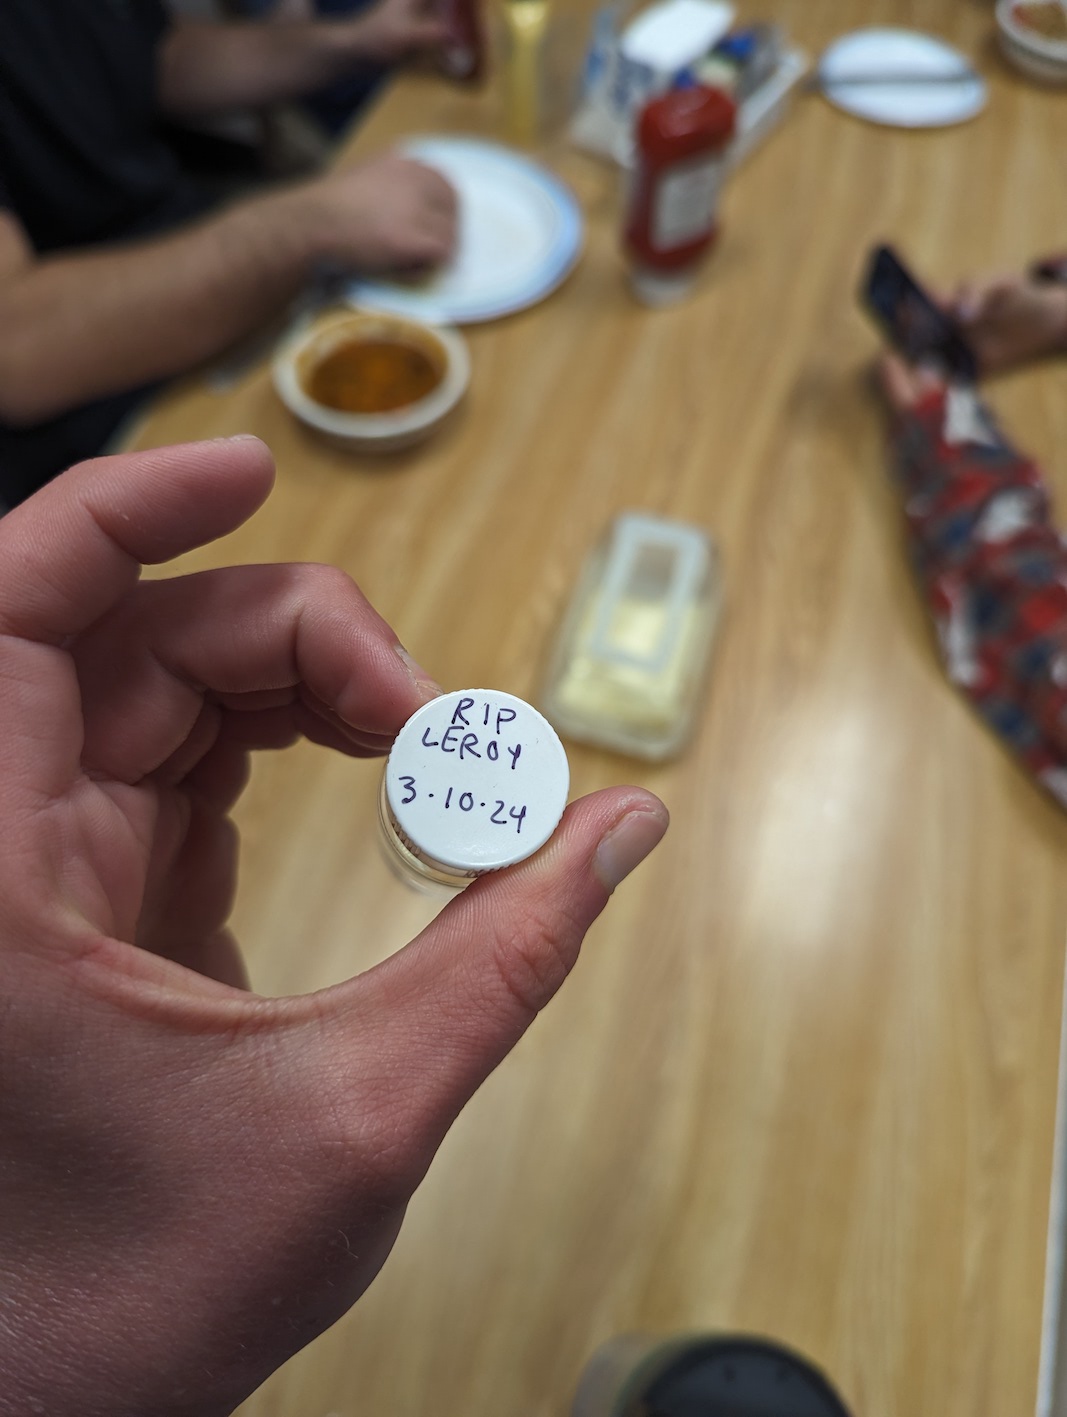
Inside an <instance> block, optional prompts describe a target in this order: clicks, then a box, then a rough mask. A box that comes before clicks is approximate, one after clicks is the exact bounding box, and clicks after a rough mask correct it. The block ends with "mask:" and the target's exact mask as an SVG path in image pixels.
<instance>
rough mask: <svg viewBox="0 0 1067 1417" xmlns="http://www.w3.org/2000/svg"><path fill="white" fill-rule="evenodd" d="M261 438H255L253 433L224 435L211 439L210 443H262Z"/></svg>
mask: <svg viewBox="0 0 1067 1417" xmlns="http://www.w3.org/2000/svg"><path fill="white" fill-rule="evenodd" d="M262 441H263V439H262V438H257V437H256V435H255V434H254V433H226V434H225V435H224V436H223V437H221V438H211V439H209V442H212V443H262Z"/></svg>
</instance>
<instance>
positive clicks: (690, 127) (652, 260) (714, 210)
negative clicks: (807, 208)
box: [624, 84, 737, 305]
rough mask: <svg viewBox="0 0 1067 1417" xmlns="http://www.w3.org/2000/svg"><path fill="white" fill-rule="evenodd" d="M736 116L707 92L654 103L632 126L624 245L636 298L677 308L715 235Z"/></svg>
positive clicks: (716, 93) (725, 98)
mask: <svg viewBox="0 0 1067 1417" xmlns="http://www.w3.org/2000/svg"><path fill="white" fill-rule="evenodd" d="M736 117H737V109H736V106H735V104H734V101H733V99H732V98H731V97H730V96H729V94H727V93H724V92H723V91H722V90H721V89H714V88H708V87H707V86H706V85H704V84H690V85H689V86H687V87H685V88H677V89H672V90H671V91H670V92H669V93H665V94H662V95H661V96H660V97H659V98H654V99H652V100H651V101H650V102H649V103H647V104H646V105H645V107H644V108H643V109H642V111H641V115H640V117H639V118H638V121H637V134H636V153H635V162H634V173H633V185H632V188H631V192H630V202H629V209H628V212H627V218H626V228H625V234H624V244H625V247H626V250H627V253H628V255H629V256H630V259H631V262H632V268H631V277H630V278H631V282H632V284H633V289H634V294H635V295H637V296H638V298H639V299H641V300H644V301H645V302H646V303H648V304H650V305H667V304H670V302H671V301H673V300H680V299H681V298H682V296H684V295H685V294H686V292H687V291H688V290H689V288H690V287H691V286H692V284H693V283H694V281H695V280H696V278H697V275H698V274H699V271H700V266H701V262H702V261H703V259H704V257H705V256H706V255H707V253H708V251H709V250H710V249H711V246H712V243H713V242H714V240H715V238H716V236H717V235H718V230H719V227H718V204H719V186H720V183H721V181H722V173H723V167H724V165H725V158H726V148H727V145H728V144H729V141H730V139H731V138H732V137H733V132H734V125H735V122H736Z"/></svg>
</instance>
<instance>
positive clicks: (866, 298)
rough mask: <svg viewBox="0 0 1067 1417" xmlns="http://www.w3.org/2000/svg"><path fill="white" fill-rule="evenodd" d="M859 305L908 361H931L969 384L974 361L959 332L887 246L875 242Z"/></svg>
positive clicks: (974, 371) (975, 372) (974, 373)
mask: <svg viewBox="0 0 1067 1417" xmlns="http://www.w3.org/2000/svg"><path fill="white" fill-rule="evenodd" d="M861 298H862V300H863V303H864V305H865V306H866V307H867V309H868V310H869V311H870V313H871V314H872V315H873V316H874V318H875V320H876V321H877V323H878V324H879V325H880V326H881V328H882V330H883V331H884V332H885V334H886V335H887V336H888V338H889V341H890V343H891V344H893V345H894V346H895V348H896V349H898V350H899V351H900V353H901V354H903V355H904V357H905V359H907V360H909V361H910V362H911V363H913V364H929V365H933V366H934V367H935V368H936V369H937V370H938V371H939V372H940V373H942V374H944V375H945V376H946V377H948V378H950V379H955V380H958V381H961V382H963V383H968V384H973V383H975V382H976V380H977V378H978V360H977V359H976V357H975V354H974V351H973V350H972V349H971V347H970V345H969V344H968V343H967V340H966V337H965V336H964V334H963V331H962V330H961V329H960V327H959V325H957V323H956V321H955V320H953V318H952V316H951V315H948V314H946V313H945V311H944V310H942V309H941V307H940V306H939V305H938V304H936V302H935V301H934V300H932V299H931V298H930V296H929V295H927V293H926V291H925V290H924V289H923V288H922V286H921V285H920V284H919V282H918V281H917V280H916V279H915V277H914V276H913V275H912V274H911V272H910V271H909V270H908V268H907V267H906V266H905V265H904V263H903V261H901V259H900V257H899V256H898V255H897V254H896V252H895V251H894V250H893V249H892V247H890V246H876V247H875V248H874V250H873V251H872V252H871V260H870V265H869V267H868V270H867V274H866V277H865V279H864V282H863V287H862V290H861Z"/></svg>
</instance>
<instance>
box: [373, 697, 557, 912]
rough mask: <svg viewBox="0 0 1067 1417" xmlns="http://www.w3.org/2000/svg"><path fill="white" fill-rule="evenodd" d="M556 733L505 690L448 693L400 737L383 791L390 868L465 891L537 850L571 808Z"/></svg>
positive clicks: (382, 819)
mask: <svg viewBox="0 0 1067 1417" xmlns="http://www.w3.org/2000/svg"><path fill="white" fill-rule="evenodd" d="M569 787H570V768H569V766H568V763H567V754H566V752H565V750H564V747H563V744H562V743H561V742H560V741H559V738H558V736H557V734H556V731H555V729H554V728H553V727H552V725H551V724H550V723H549V722H548V721H547V719H545V718H544V717H543V716H542V715H541V714H540V713H538V711H537V710H536V709H535V708H532V707H531V706H530V704H528V703H526V702H525V701H524V700H523V699H519V698H516V697H515V695H514V694H505V693H502V692H501V691H500V690H498V689H460V690H457V691H456V692H455V693H451V694H442V695H441V696H440V697H439V698H436V699H433V700H431V701H430V703H428V704H425V705H423V707H422V708H421V709H419V710H418V712H417V713H414V714H412V716H411V718H409V719H408V721H407V723H405V724H404V727H403V728H402V729H401V730H400V732H399V733H398V734H397V737H396V741H395V742H394V744H393V748H392V751H391V752H390V754H389V760H388V762H387V763H386V765H385V772H384V774H383V776H382V785H381V791H380V793H379V805H378V812H379V820H380V823H381V828H382V840H383V843H384V845H385V849H386V856H387V859H388V860H389V863H390V865H391V866H392V867H393V868H394V869H395V870H396V871H397V872H398V873H399V874H400V875H401V877H403V878H404V879H405V880H407V881H408V882H409V883H411V884H415V885H419V886H422V887H423V888H428V887H432V886H440V887H445V888H447V889H451V890H462V889H463V887H464V886H466V885H469V883H470V882H471V881H472V880H473V879H474V878H475V877H477V876H481V875H484V874H485V873H486V872H487V871H499V870H501V869H502V868H503V867H505V866H513V865H514V864H515V863H516V862H518V861H523V860H525V859H526V857H528V856H532V855H533V854H534V852H535V851H538V850H540V848H541V847H542V846H544V844H545V842H546V841H547V840H548V839H549V837H550V836H551V835H552V833H553V832H554V831H555V829H556V827H557V826H558V825H559V820H560V817H562V815H563V809H564V807H565V806H566V805H567V791H568V789H569Z"/></svg>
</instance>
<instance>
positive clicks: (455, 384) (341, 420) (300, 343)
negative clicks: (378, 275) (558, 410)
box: [273, 307, 471, 443]
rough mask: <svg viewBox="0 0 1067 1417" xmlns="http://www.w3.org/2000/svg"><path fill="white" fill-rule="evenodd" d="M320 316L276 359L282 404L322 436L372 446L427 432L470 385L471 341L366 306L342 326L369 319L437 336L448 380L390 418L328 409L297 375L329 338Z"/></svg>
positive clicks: (445, 328) (301, 326)
mask: <svg viewBox="0 0 1067 1417" xmlns="http://www.w3.org/2000/svg"><path fill="white" fill-rule="evenodd" d="M317 318H318V317H317V316H315V315H309V316H305V318H304V319H303V320H301V321H300V322H299V323H298V324H297V325H296V327H295V328H294V329H293V331H292V332H291V333H290V334H289V335H288V336H287V338H286V339H285V340H284V341H283V342H282V344H281V345H280V347H279V349H278V351H277V353H276V354H275V356H274V362H273V375H274V387H275V389H276V390H277V392H278V396H279V397H280V399H281V401H282V403H284V404H285V406H286V407H287V408H288V409H289V411H290V412H291V413H293V414H295V415H296V417H297V418H299V419H301V420H302V421H303V422H304V423H308V424H310V425H311V427H313V428H318V429H319V430H320V431H321V432H324V433H332V434H336V435H337V436H339V437H342V438H353V439H356V438H358V439H360V440H362V441H364V442H367V443H371V442H374V441H376V440H380V441H385V440H390V439H393V438H402V437H405V436H407V435H411V434H415V433H419V432H421V431H422V430H423V429H424V428H426V427H427V426H429V425H431V424H433V423H436V422H437V421H438V419H440V418H443V417H444V415H445V414H446V413H448V412H449V411H450V410H451V409H452V408H453V407H454V406H455V405H456V404H457V403H458V402H459V400H460V399H461V398H462V397H463V395H464V393H465V392H466V390H467V386H468V384H469V383H470V373H471V366H470V354H469V352H468V349H467V342H466V340H465V339H464V338H463V336H462V335H461V334H460V333H459V331H458V330H456V329H454V328H453V327H452V326H451V325H432V324H430V323H429V322H428V321H426V320H414V319H412V318H410V317H409V316H407V315H396V314H393V313H392V312H390V311H385V310H374V309H371V308H369V307H361V308H360V309H358V310H348V311H345V312H343V313H341V314H339V316H338V319H337V323H338V324H341V323H343V322H344V320H345V319H351V320H352V321H353V322H359V321H361V320H364V319H372V320H380V321H381V322H382V323H383V324H386V325H392V326H396V327H400V326H403V325H407V326H408V327H409V328H414V329H418V330H423V331H425V332H426V333H427V334H429V335H431V336H432V337H433V338H434V339H436V340H437V342H438V343H439V344H440V345H441V346H442V348H443V349H444V351H445V372H444V377H443V378H442V380H441V382H440V383H439V384H438V385H437V387H436V388H435V389H434V390H433V391H432V392H431V393H428V394H427V395H426V396H425V398H421V399H419V400H418V401H417V402H415V403H412V404H407V405H406V406H405V407H403V408H397V409H393V410H392V411H391V412H388V413H344V412H342V411H341V410H340V409H333V408H327V407H326V405H325V404H321V403H318V402H316V400H315V399H313V398H310V397H309V396H308V395H307V394H306V393H305V392H304V388H303V386H302V385H301V383H300V379H299V378H298V376H297V371H296V364H297V356H298V355H299V354H300V351H301V350H302V349H303V348H304V346H305V345H306V344H308V343H309V342H310V341H311V340H313V339H315V338H316V337H317V336H318V335H320V334H323V333H325V331H326V330H327V329H328V328H329V326H328V325H324V326H322V327H319V326H318V323H317Z"/></svg>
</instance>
